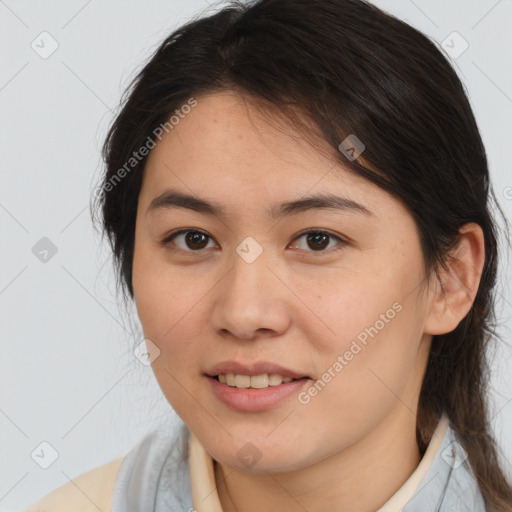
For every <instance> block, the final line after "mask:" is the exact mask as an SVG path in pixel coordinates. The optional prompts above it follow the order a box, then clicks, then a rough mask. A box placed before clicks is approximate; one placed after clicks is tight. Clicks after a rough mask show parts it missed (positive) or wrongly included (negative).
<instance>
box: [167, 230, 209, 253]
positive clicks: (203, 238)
mask: <svg viewBox="0 0 512 512" xmlns="http://www.w3.org/2000/svg"><path fill="white" fill-rule="evenodd" d="M181 236H183V241H184V246H183V245H182V246H181V247H180V246H179V245H178V248H177V249H175V250H178V251H184V252H199V251H201V250H202V249H204V248H205V247H206V246H207V242H208V239H209V238H210V237H209V236H208V235H207V234H206V233H203V232H202V231H197V230H190V229H181V230H180V231H176V232H174V233H171V234H170V235H169V236H167V237H166V238H165V239H164V240H162V242H161V244H162V245H164V246H166V245H168V244H169V243H170V242H172V244H173V245H176V243H175V241H174V240H175V239H178V238H179V237H181Z"/></svg>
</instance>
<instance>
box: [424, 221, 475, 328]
mask: <svg viewBox="0 0 512 512" xmlns="http://www.w3.org/2000/svg"><path fill="white" fill-rule="evenodd" d="M484 261H485V242H484V234H483V231H482V228H481V227H480V226H479V225H478V224H476V223H473V222H472V223H468V224H465V225H464V226H463V227H462V228H461V229H460V230H459V239H458V243H457V245H456V246H455V247H454V248H453V249H452V250H451V251H450V253H449V254H448V256H447V257H446V266H447V269H446V270H445V269H442V268H441V269H440V271H439V277H440V281H439V279H438V278H437V276H436V274H435V272H433V274H432V277H433V285H431V286H429V299H428V307H429V310H428V314H427V317H426V319H425V324H424V333H425V334H446V333H448V332H451V331H453V330H454V329H455V328H456V327H457V325H459V323H460V322H461V320H463V318H464V317H465V316H466V315H467V313H468V312H469V310H470V309H471V306H472V305H473V301H474V300H475V297H476V293H477V291H478V286H479V284H480V276H481V275H482V269H483V266H484Z"/></svg>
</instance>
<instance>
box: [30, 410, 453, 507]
mask: <svg viewBox="0 0 512 512" xmlns="http://www.w3.org/2000/svg"><path fill="white" fill-rule="evenodd" d="M447 426H448V420H447V418H446V417H443V418H442V419H441V421H440V422H439V424H438V426H437V428H436V430H435V432H434V434H433V436H432V440H431V441H430V443H429V445H428V448H427V450H426V452H425V455H424V456H423V458H422V459H421V462H420V464H419V465H418V467H417V468H416V470H415V471H414V473H413V474H412V475H411V476H410V477H409V479H408V480H407V481H406V482H405V483H404V485H403V486H402V487H401V488H400V489H399V490H398V491H397V492H396V493H395V494H394V495H393V496H392V497H391V499H390V500H389V501H388V502H387V503H386V504H385V505H384V506H383V507H382V508H381V509H380V510H379V511H378V512H399V511H400V510H402V508H403V507H404V506H405V504H406V503H407V502H408V501H409V500H410V498H411V497H412V496H413V494H414V492H415V490H416V489H417V487H418V485H419V483H420V481H421V479H422V478H423V476H424V475H425V474H426V472H427V470H428V468H429V467H430V465H431V464H432V461H433V460H434V457H435V455H436V453H437V452H438V450H439V447H440V445H441V441H442V439H443V436H444V434H445V431H446V428H447ZM189 450H190V451H189V461H190V477H191V491H192V501H193V504H194V508H195V510H196V511H197V512H222V507H221V504H220V500H219V495H218V493H217V489H216V484H215V474H214V469H213V459H212V458H211V456H210V455H209V454H208V452H207V451H206V450H205V449H204V447H203V446H202V445H201V443H200V442H199V441H198V439H197V438H196V437H195V436H194V434H193V433H192V432H191V433H190V438H189ZM123 460H124V457H120V458H118V459H115V460H112V461H110V462H108V463H107V464H104V465H102V466H99V467H97V468H95V469H93V470H91V471H89V472H87V473H84V474H82V475H80V476H78V477H76V478H75V479H73V480H72V481H71V482H68V483H67V484H64V485H63V486H61V487H59V488H57V489H55V490H54V491H53V492H51V493H50V494H48V495H46V496H44V497H43V498H41V499H40V500H39V501H37V502H36V503H34V504H33V505H31V506H30V507H29V508H28V509H26V510H25V511H24V512H98V509H99V510H101V511H102V512H110V511H111V509H112V495H113V491H114V486H115V483H116V478H117V474H118V472H119V469H120V467H121V464H122V462H123ZM204 496H207V498H206V499H203V497H204ZM200 497H201V498H200Z"/></svg>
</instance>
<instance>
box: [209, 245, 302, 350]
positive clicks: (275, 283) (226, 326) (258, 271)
mask: <svg viewBox="0 0 512 512" xmlns="http://www.w3.org/2000/svg"><path fill="white" fill-rule="evenodd" d="M264 255H265V251H263V253H262V254H261V255H260V256H259V257H258V258H256V260H254V261H252V262H251V263H249V262H248V261H246V260H244V259H243V258H242V257H241V256H239V255H238V254H235V255H234V257H233V258H232V260H233V266H232V268H231V269H230V270H229V271H228V272H227V274H225V275H224V277H223V278H222V280H221V282H220V283H219V284H218V285H217V286H216V287H214V289H213V290H212V293H215V296H214V301H213V305H212V313H211V316H210V320H211V325H212V328H213V329H214V330H215V331H216V332H217V334H219V335H220V336H223V337H229V336H231V337H232V338H233V339H244V340H252V339H255V338H260V337H274V336H277V335H279V334H282V333H283V332H285V331H286V329H287V328H288V326H289V324H290V314H289V311H290V309H288V308H287V307H286V305H287V301H288V300H290V296H292V293H291V292H290V290H289V289H288V288H287V287H286V286H285V284H283V282H282V280H281V279H280V278H279V275H278V273H279V272H278V269H277V268H276V265H275V264H274V265H272V263H271V262H270V261H269V259H268V258H266V257H265V256H264Z"/></svg>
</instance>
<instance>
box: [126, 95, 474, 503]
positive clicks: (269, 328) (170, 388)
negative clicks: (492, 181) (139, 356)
mask: <svg viewBox="0 0 512 512" xmlns="http://www.w3.org/2000/svg"><path fill="white" fill-rule="evenodd" d="M197 101H198V104H197V106H196V107H195V108H194V109H193V110H192V111H191V112H190V113H189V114H188V115H187V116H185V117H184V119H181V120H180V122H179V124H178V125H177V126H176V127H175V128H174V130H172V131H170V132H169V133H168V134H165V135H164V137H163V139H162V140H161V142H159V143H158V144H157V146H156V147H155V148H154V149H153V150H152V151H151V153H150V155H149V157H148V161H147V164H146V168H145V170H144V179H143V184H142V188H141V192H140V196H139V203H138V212H137V222H136V236H135V253H134V262H133V288H134V295H135V302H136V307H137V312H138V316H139V319H140V321H141V324H142V327H143V331H144V336H145V338H148V339H150V340H151V341H152V342H153V343H154V344H155V345H156V346H158V348H159V349H160V355H159V357H157V358H156V359H155V360H154V362H153V364H152V368H153V371H154V373H155V376H156V378H157V380H158V383H159V385H160V387H161V389H162V391H163V393H164V395H165V396H166V398H167V400H168V401H169V403H170V404H171V405H172V406H173V408H174V409H175V410H176V412H177V413H178V414H179V415H180V417H181V418H182V419H183V421H184V422H185V423H186V424H187V425H188V426H189V428H190V429H191V430H192V431H193V432H194V433H195V435H196V436H197V438H198V439H199V441H200V442H201V443H202V444H203V446H204V447H205V448H206V450H207V451H208V452H209V453H210V454H211V456H212V457H213V458H214V460H215V461H217V462H216V464H215V475H216V481H217V485H218V492H219V497H220V500H221V504H222V507H223V510H224V511H226V512H230V511H235V510H236V511H238V512H252V511H256V510H258V511H261V510H288V511H299V510H304V509H306V510H308V511H309V512H315V511H320V510H326V509H329V510H336V511H349V510H350V511H353V510H358V511H361V512H364V511H370V510H376V509H377V508H378V507H380V506H382V505H383V504H384V503H385V502H386V501H387V500H388V499H389V498H390V497H391V496H392V495H393V494H394V493H395V492H396V491H397V490H398V489H399V488H400V487H401V485H402V484H403V483H404V482H405V481H406V480H407V478H408V477H409V476H410V475H411V473H412V472H413V471H414V469H415V468H416V467H417V465H418V463H419V461H420V459H421V457H420V453H419V450H418V446H417V443H416V436H415V425H416V410H417V401H418V396H419V392H420V387H421V382H422V379H423V375H424V371H425V367H426V362H427V358H428V353H429V348H430V343H431V339H432V336H431V335H433V334H440V333H445V332H450V331H451V330H453V329H455V327H456V326H457V325H458V323H459V322H460V321H461V320H462V318H463V317H464V316H465V315H466V313H467V312H468V311H469V309H470V307H471V305H472V302H473V300H474V297H475V295H476V291H477V287H478V281H479V276H480V272H481V269H482V265H483V257H484V252H483V234H482V231H481V229H480V228H479V226H477V225H474V224H471V225H469V224H468V225H467V226H466V227H465V230H463V231H462V232H461V237H460V244H459V246H458V247H457V248H456V252H457V257H458V258H459V260H458V263H457V264H455V263H454V264H453V266H450V267H449V270H448V271H447V272H445V273H443V274H442V281H443V283H444V286H445V293H444V295H443V294H442V293H441V291H440V290H441V288H440V286H439V283H438V282H436V279H435V274H431V275H430V276H429V277H428V279H427V276H425V273H424V263H423V259H422V254H421V249H420V245H419V239H418V234H417V231H416V227H415V223H414V220H413V218H412V216H411V215H410V214H409V212H408V211H407V210H406V209H405V207H404V206H403V205H402V204H401V203H400V202H399V201H397V200H396V199H394V198H393V197H392V196H390V195H389V194H388V193H386V192H385V191H383V190H381V189H380V188H378V187H377V186H375V185H373V184H371V183H370V182H368V181H366V180H364V179H363V178H360V177H358V176H355V175H354V174H352V173H350V172H348V171H347V170H345V169H344V168H343V166H342V164H341V163H340V162H339V161H335V160H334V159H333V158H328V157H327V156H326V155H324V154H320V152H319V151H315V150H314V148H313V147H312V146H311V145H309V144H308V143H307V142H306V141H305V140H303V138H302V137H301V135H300V134H299V133H298V132H295V131H294V130H293V128H291V127H287V126H285V125H284V123H281V124H280V122H279V119H280V118H279V117H278V116H277V115H276V116H275V117H274V119H273V122H272V123H269V122H268V119H267V118H265V117H263V116H262V115H261V112H260V111H259V110H258V108H257V107H256V105H254V104H252V103H251V102H249V101H244V98H243V97H242V96H240V95H239V94H237V93H235V92H222V93H215V94H210V95H205V96H201V97H198V98H197ZM363 156H364V154H363ZM170 187H172V188H175V189H178V190H180V191H182V192H184V193H187V194H193V195H197V196H200V197H202V198H206V199H208V200H211V201H216V202H218V203H221V204H222V205H223V206H224V207H225V209H226V216H225V217H222V218H221V217H218V216H215V215H206V214H203V213H198V212H194V211H191V210H186V209H183V208H169V209H166V210H157V211H153V212H149V213H147V208H148V205H149V204H150V202H151V200H152V199H153V198H154V197H156V196H158V195H159V194H161V193H162V192H163V191H164V190H165V189H166V188H170ZM322 192H323V193H336V194H338V195H343V196H345V197H348V198H350V199H352V200H354V201H357V202H359V203H361V204H363V205H364V206H365V207H366V208H368V209H369V210H370V211H371V212H372V215H365V214H363V213H359V212H354V211H335V210H326V209H323V210H309V211H307V212H302V213H298V214H294V215H290V216H287V217H284V218H282V219H280V220H271V219H269V218H267V217H266V216H265V211H266V209H267V208H268V207H269V206H270V205H272V204H274V203H281V202H284V201H288V200H293V199H299V198H302V197H303V196H305V195H309V194H312V193H322ZM181 228H189V229H190V231H194V230H200V231H202V232H205V233H206V234H207V235H208V238H206V239H203V240H202V245H200V247H202V248H200V249H194V247H197V245H196V246H195V245H193V244H192V246H190V245H187V243H186V239H185V235H183V234H182V235H178V236H177V237H176V238H175V239H174V240H173V241H171V242H168V244H167V245H166V246H162V245H161V244H160V243H159V242H160V241H161V240H163V239H164V238H165V237H166V236H168V235H169V234H170V233H171V232H172V231H176V230H178V229H181ZM308 228H314V229H315V230H317V231H318V230H324V231H328V232H330V233H332V234H333V235H334V237H331V238H328V239H327V241H326V243H325V248H324V249H321V251H323V252H321V251H319V250H315V249H316V248H317V247H318V244H317V245H314V244H311V243H309V244H308V241H307V235H306V236H304V235H302V236H300V237H298V234H299V233H300V232H301V231H303V230H305V229H308ZM248 236H250V237H253V238H254V239H255V240H256V241H257V242H258V244H259V245H260V246H261V247H262V249H263V252H262V253H261V254H260V255H259V256H258V257H257V259H256V260H255V261H254V262H252V263H250V264H249V263H247V262H246V261H245V260H244V259H243V258H242V257H240V256H239V254H238V253H237V252H236V249H237V247H238V246H239V244H240V243H241V242H242V241H243V240H244V239H245V238H246V237H248ZM336 236H339V237H340V238H341V239H342V240H345V241H346V243H342V242H340V241H338V240H337V239H336V238H335V237H336ZM199 240H200V241H201V239H199ZM327 244H328V245H327ZM198 245H199V244H198ZM173 249H175V250H174V251H173ZM179 249H181V251H182V252H178V251H179ZM336 249H339V250H336ZM427 283H428V284H429V285H428V286H427ZM397 303H398V304H399V305H400V306H401V308H400V311H399V312H396V314H395V315H394V318H392V319H389V318H388V321H387V322H384V327H383V328H380V329H379V328H378V333H377V334H376V335H374V336H373V337H370V336H369V337H368V340H367V344H366V345H361V343H359V345H361V346H362V349H361V350H360V351H359V352H358V353H357V355H354V357H353V358H352V359H351V360H350V361H348V363H347V364H346V365H344V366H343V369H342V370H341V371H338V372H335V375H336V376H335V377H334V378H332V379H331V380H330V382H329V383H328V384H327V385H326V386H325V387H323V389H322V390H321V391H320V392H318V393H317V395H316V396H314V397H312V398H311V399H310V401H309V402H308V403H307V404H304V403H300V401H299V400H298V397H297V395H293V396H290V397H287V398H286V399H285V400H283V401H282V402H281V403H279V405H278V406H276V407H273V408H271V409H269V410H266V411H263V412H257V413H256V412H240V411H236V410H233V409H231V408H230V407H228V406H227V405H225V404H224V403H223V402H221V401H219V400H218V399H217V398H216V397H215V396H214V395H213V393H212V391H211V389H210V385H209V382H208V380H207V377H206V376H205V372H206V371H207V370H208V369H209V368H211V366H213V365H214V364H217V363H219V362H222V361H227V360H235V361H239V362H241V363H245V364H250V363H252V362H255V361H270V362H276V363H278V364H280V365H282V366H285V367H287V368H290V369H292V370H295V371H297V372H299V373H301V374H304V375H308V376H309V377H310V378H311V380H310V381H307V382H306V383H305V384H304V390H306V391H307V389H308V387H309V386H312V385H313V384H314V382H315V381H316V380H318V379H321V378H322V375H323V374H324V373H325V372H326V371H327V369H328V368H332V367H333V364H334V363H335V362H336V361H337V358H338V356H339V355H343V354H344V353H345V352H346V351H347V350H348V349H349V348H350V346H351V343H352V342H353V341H354V340H355V339H356V337H357V336H358V334H360V333H361V332H362V331H364V329H365V328H369V327H370V326H375V325H376V321H377V320H379V319H381V318H382V317H381V315H382V314H385V313H386V311H388V310H389V309H390V308H391V309H393V304H395V305H396V304H397ZM378 325H379V326H380V323H379V324H378ZM303 396H304V395H303ZM247 442H251V443H253V444H254V445H255V446H256V447H257V449H258V451H259V453H260V455H261V458H260V459H259V460H258V462H257V463H256V464H254V465H253V466H251V467H248V466H246V465H244V463H243V462H242V461H241V460H240V459H239V457H238V456H237V453H238V451H239V450H240V449H241V448H242V447H243V446H244V445H245V443H247Z"/></svg>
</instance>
